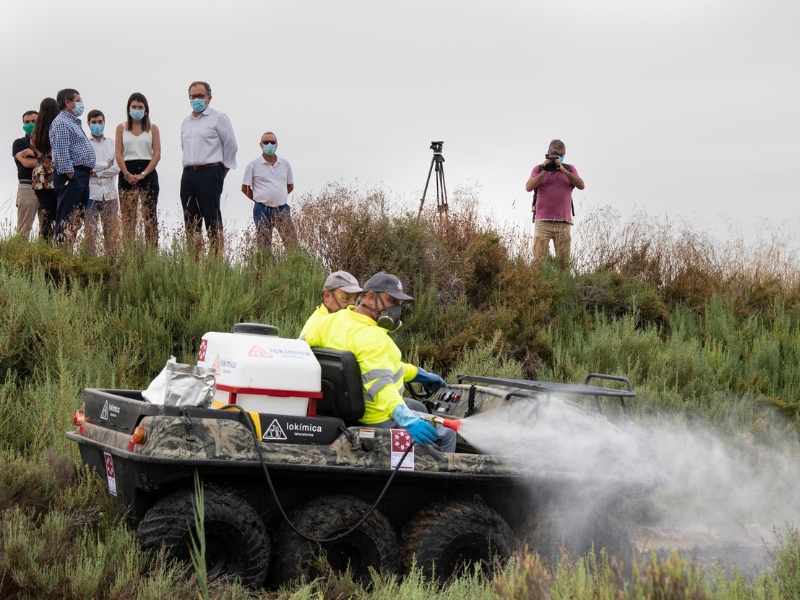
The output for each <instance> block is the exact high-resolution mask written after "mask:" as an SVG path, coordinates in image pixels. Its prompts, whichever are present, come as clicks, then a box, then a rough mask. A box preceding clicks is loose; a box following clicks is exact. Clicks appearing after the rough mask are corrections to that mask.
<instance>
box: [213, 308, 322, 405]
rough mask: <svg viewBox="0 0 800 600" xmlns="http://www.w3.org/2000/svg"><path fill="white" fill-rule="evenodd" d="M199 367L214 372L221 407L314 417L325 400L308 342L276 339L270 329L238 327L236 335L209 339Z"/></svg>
mask: <svg viewBox="0 0 800 600" xmlns="http://www.w3.org/2000/svg"><path fill="white" fill-rule="evenodd" d="M197 364H198V366H202V367H210V368H212V369H214V372H215V374H216V384H217V391H216V395H215V397H214V400H215V402H218V403H221V404H236V405H237V406H241V407H242V408H243V409H245V410H249V411H254V412H259V413H270V414H277V415H292V416H298V417H299V416H310V417H313V416H315V414H316V405H317V399H318V398H322V392H321V389H322V372H321V368H320V366H319V362H317V359H316V357H315V356H314V353H313V352H311V348H309V346H308V344H306V342H305V340H296V339H286V338H281V337H278V328H277V327H273V326H272V325H262V324H260V323H238V324H237V325H234V327H233V333H220V332H217V331H210V332H208V333H206V334H205V335H204V336H203V339H202V341H201V342H200V352H199V355H198V359H197Z"/></svg>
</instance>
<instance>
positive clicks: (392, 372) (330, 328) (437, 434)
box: [305, 271, 456, 452]
mask: <svg viewBox="0 0 800 600" xmlns="http://www.w3.org/2000/svg"><path fill="white" fill-rule="evenodd" d="M411 300H414V298H412V297H411V296H409V295H407V294H404V293H403V286H402V284H401V283H400V280H399V279H398V278H397V277H395V276H394V275H390V274H388V273H384V272H383V271H381V272H380V273H377V274H375V275H373V276H372V277H371V278H370V279H369V281H367V283H365V284H364V292H363V294H362V295H361V300H360V302H359V303H358V305H357V306H355V307H353V306H349V307H347V310H340V311H338V312H336V313H334V314H332V315H330V316H328V317H325V318H324V319H318V320H316V321H315V322H313V323H311V324H310V325H309V326H308V328H307V330H306V332H305V340H306V342H307V343H308V345H309V346H311V347H321V348H332V349H334V350H349V351H350V352H352V353H353V354H354V355H355V357H356V360H358V366H359V368H360V370H361V381H362V384H363V386H364V401H365V402H364V404H365V410H364V416H363V417H362V418H361V421H360V422H361V423H363V424H364V425H371V426H373V427H381V428H392V427H402V428H403V429H406V430H408V432H409V433H410V434H411V437H412V438H413V439H414V441H415V442H416V443H418V444H420V445H422V446H428V445H430V444H433V443H437V444H438V446H439V449H440V450H441V451H442V452H452V451H453V450H455V447H456V434H455V432H454V431H452V430H450V429H447V428H445V427H441V426H438V427H436V428H434V427H433V426H432V425H431V424H430V423H429V422H428V421H426V420H424V419H421V418H419V417H418V416H417V415H415V414H414V413H413V412H412V411H411V409H409V408H408V406H406V404H405V402H404V401H403V395H402V394H403V391H404V389H405V388H404V386H403V373H404V368H403V363H402V362H401V361H400V358H401V353H400V349H399V348H398V347H397V345H396V344H395V343H394V341H393V340H392V338H390V337H389V331H390V330H394V329H396V328H397V326H398V324H399V323H400V313H401V310H402V308H401V304H402V302H406V301H411ZM434 378H435V379H434ZM437 380H438V381H442V380H441V378H439V377H437V376H435V375H432V374H431V373H428V372H426V371H424V370H423V369H418V370H417V373H416V375H415V377H414V378H413V379H412V381H416V382H419V383H422V384H423V385H425V386H430V387H435V386H436V384H438V381H437Z"/></svg>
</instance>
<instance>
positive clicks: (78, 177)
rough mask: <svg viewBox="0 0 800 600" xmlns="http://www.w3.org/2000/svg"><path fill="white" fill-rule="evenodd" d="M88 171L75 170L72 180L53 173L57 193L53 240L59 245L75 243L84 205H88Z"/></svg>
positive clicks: (81, 221)
mask: <svg viewBox="0 0 800 600" xmlns="http://www.w3.org/2000/svg"><path fill="white" fill-rule="evenodd" d="M89 173H90V172H89V171H85V170H83V169H81V168H77V167H76V168H75V172H74V173H73V174H72V179H70V178H69V177H67V176H66V175H61V174H59V173H57V172H54V173H53V185H54V186H55V188H56V191H57V192H58V200H57V204H56V228H55V238H56V242H58V243H59V244H62V243H68V244H71V243H72V242H73V241H75V235H76V234H77V233H78V229H80V227H81V224H82V223H83V215H84V213H85V212H86V205H87V204H88V203H89Z"/></svg>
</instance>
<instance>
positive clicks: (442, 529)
mask: <svg viewBox="0 0 800 600" xmlns="http://www.w3.org/2000/svg"><path fill="white" fill-rule="evenodd" d="M401 537H402V543H403V546H402V552H403V566H404V567H405V570H406V572H408V571H410V570H411V565H412V564H413V563H414V561H415V560H416V566H417V567H418V568H420V569H422V573H423V574H424V575H425V577H427V578H434V577H435V578H436V579H438V580H439V581H442V582H444V581H447V579H449V578H450V576H451V575H453V574H454V573H456V574H457V573H458V572H460V571H461V570H462V569H463V568H464V567H465V566H466V565H468V564H470V563H474V562H479V563H481V564H482V565H483V568H484V570H485V571H487V573H488V572H489V571H490V566H491V564H492V562H493V561H494V559H495V558H499V559H500V560H501V561H504V560H506V559H507V558H508V557H509V556H511V553H512V552H513V551H514V547H515V544H516V540H515V538H514V534H513V532H512V531H511V529H510V528H509V526H508V525H507V524H506V522H505V521H504V520H503V518H502V517H501V516H500V515H499V514H497V513H496V512H495V511H494V510H492V509H491V508H489V507H488V506H486V505H485V504H483V503H482V502H480V501H475V502H464V501H458V502H437V503H435V504H432V505H430V506H428V507H426V508H424V509H422V510H421V511H420V512H418V513H417V514H416V515H415V516H414V517H413V518H412V519H411V520H410V521H409V522H408V524H406V526H405V527H404V528H403V533H402V536H401Z"/></svg>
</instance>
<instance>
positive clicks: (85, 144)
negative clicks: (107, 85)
mask: <svg viewBox="0 0 800 600" xmlns="http://www.w3.org/2000/svg"><path fill="white" fill-rule="evenodd" d="M56 102H58V108H60V109H61V112H60V113H58V115H57V116H56V118H55V119H53V123H52V124H51V125H50V146H51V147H52V149H53V167H54V171H53V184H54V185H55V189H56V191H57V192H58V201H57V205H56V227H55V238H56V240H57V241H58V242H59V243H62V244H71V243H72V242H73V241H74V240H75V234H76V233H77V231H78V229H80V226H81V223H82V221H83V214H84V212H85V211H86V204H87V203H88V202H89V175H90V174H91V172H92V169H93V168H94V165H95V153H94V148H92V145H91V144H90V143H89V140H88V138H87V137H86V134H85V133H84V132H83V127H82V126H81V120H80V119H79V118H78V117H80V116H81V115H82V114H83V100H82V99H81V95H80V94H79V93H78V91H77V90H73V89H71V88H67V89H64V90H61V91H60V92H58V95H57V96H56Z"/></svg>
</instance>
